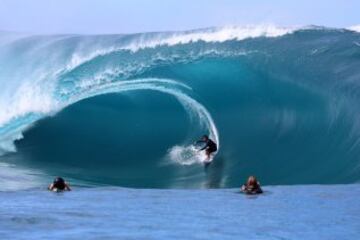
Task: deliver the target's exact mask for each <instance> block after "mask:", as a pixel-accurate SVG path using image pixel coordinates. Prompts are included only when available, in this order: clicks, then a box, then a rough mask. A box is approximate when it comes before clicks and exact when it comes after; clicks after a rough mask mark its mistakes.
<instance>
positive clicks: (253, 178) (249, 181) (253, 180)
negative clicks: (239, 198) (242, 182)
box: [246, 176, 259, 186]
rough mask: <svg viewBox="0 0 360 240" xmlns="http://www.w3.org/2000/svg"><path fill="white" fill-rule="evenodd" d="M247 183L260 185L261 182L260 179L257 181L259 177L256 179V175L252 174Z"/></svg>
mask: <svg viewBox="0 0 360 240" xmlns="http://www.w3.org/2000/svg"><path fill="white" fill-rule="evenodd" d="M246 185H248V186H249V185H252V186H258V185H259V183H258V181H257V179H256V177H255V176H250V177H249V178H248V180H247V182H246Z"/></svg>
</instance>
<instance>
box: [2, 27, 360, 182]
mask: <svg viewBox="0 0 360 240" xmlns="http://www.w3.org/2000/svg"><path fill="white" fill-rule="evenodd" d="M359 46H360V34H359V33H358V32H356V31H352V30H345V29H328V28H320V27H307V28H299V29H296V28H279V27H275V26H271V25H265V26H252V27H250V26H249V27H226V28H209V29H203V30H194V31H186V32H164V33H143V34H132V35H99V36H82V35H55V36H29V35H19V34H9V33H1V32H0V66H1V67H0V68H1V69H0V70H1V71H0V83H1V89H0V109H1V110H0V111H1V112H0V154H1V157H0V161H1V162H3V165H0V168H1V166H9V164H11V166H12V169H15V170H16V169H19V170H18V171H15V170H13V172H14V175H15V176H13V177H14V178H16V177H17V176H16V175H17V174H18V173H19V172H20V173H24V172H31V171H36V173H37V174H44V175H45V176H49V175H51V176H52V175H63V176H65V177H67V178H71V179H72V181H75V182H78V183H80V182H81V183H84V182H86V183H88V184H95V185H99V184H109V185H120V186H127V187H156V188H174V187H182V188H183V187H186V188H187V187H189V188H198V187H237V186H238V185H239V184H240V183H241V182H242V181H243V180H244V179H245V178H246V176H248V175H250V174H254V175H257V176H258V177H259V178H260V179H261V181H262V183H263V184H306V183H329V184H330V183H350V182H357V181H359V179H360V168H359V164H360V163H359V156H360V146H359V143H360V140H359V137H360V125H359V121H358V119H359V116H360V111H359V108H358V102H359V97H360V95H359V93H360V91H359V87H360V86H359V83H358V82H359V81H360V48H359ZM203 134H208V135H209V136H210V138H212V139H213V140H214V141H216V142H217V143H218V145H219V146H220V145H221V148H219V151H218V152H217V153H216V155H215V156H213V160H212V164H211V165H210V166H209V167H208V168H206V169H204V167H203V164H202V161H203V160H204V157H205V156H204V154H203V153H199V152H198V151H197V150H196V148H195V147H194V146H193V142H194V141H196V140H197V139H198V138H199V136H202V135H203ZM220 143H221V144H220ZM20 169H21V171H20ZM24 169H27V170H26V171H24ZM9 171H10V172H11V171H12V170H11V169H10V170H9ZM9 171H7V170H6V171H5V170H4V171H0V175H1V172H3V173H4V172H6V173H7V175H6V176H8V175H9ZM39 172H41V173H39ZM0 177H3V176H0ZM18 179H19V181H22V180H21V179H27V180H26V181H27V182H28V181H29V179H28V178H24V177H18ZM17 184H18V185H19V183H17ZM20 185H21V184H20Z"/></svg>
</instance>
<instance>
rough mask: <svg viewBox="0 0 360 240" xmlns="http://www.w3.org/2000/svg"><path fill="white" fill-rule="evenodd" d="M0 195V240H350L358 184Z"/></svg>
mask: <svg viewBox="0 0 360 240" xmlns="http://www.w3.org/2000/svg"><path fill="white" fill-rule="evenodd" d="M264 190H265V193H264V194H263V195H259V196H246V195H243V194H240V193H238V192H237V189H217V190H151V189H148V190H146V189H126V188H117V187H105V188H90V189H87V188H82V189H79V188H74V191H73V192H66V193H53V192H47V191H43V190H42V189H32V190H26V191H16V192H0V199H1V208H0V234H1V238H2V239H50V238H53V239H79V238H82V239H157V240H159V239H266V240H270V239H309V240H312V239H314V240H316V239H344V240H347V239H351V240H352V239H358V238H359V237H360V232H359V229H360V216H359V214H358V213H359V211H360V204H359V201H358V196H359V194H360V187H359V185H332V186H320V185H313V186H278V187H270V186H269V187H265V188H264Z"/></svg>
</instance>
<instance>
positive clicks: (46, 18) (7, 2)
mask: <svg viewBox="0 0 360 240" xmlns="http://www.w3.org/2000/svg"><path fill="white" fill-rule="evenodd" d="M295 2H296V3H295ZM267 23H271V24H276V25H279V26H294V25H309V24H315V25H323V26H329V27H348V26H352V25H358V24H360V0H301V1H292V0H247V1H243V0H31V1H30V0H0V30H7V31H18V32H33V33H50V34H51V33H86V34H91V33H94V34H97V33H133V32H148V31H166V30H186V29H195V28H203V27H209V26H224V25H252V24H254V25H255V24H267Z"/></svg>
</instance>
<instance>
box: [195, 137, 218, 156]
mask: <svg viewBox="0 0 360 240" xmlns="http://www.w3.org/2000/svg"><path fill="white" fill-rule="evenodd" d="M199 142H203V143H205V146H204V147H203V148H201V149H200V151H202V150H205V149H206V150H207V151H208V152H209V153H212V152H216V151H217V144H216V143H215V142H214V141H212V140H211V139H208V140H206V141H202V140H201V141H199Z"/></svg>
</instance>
